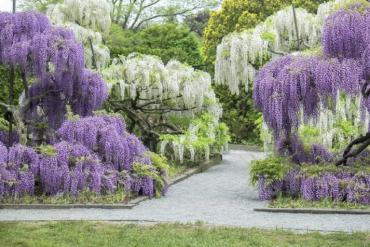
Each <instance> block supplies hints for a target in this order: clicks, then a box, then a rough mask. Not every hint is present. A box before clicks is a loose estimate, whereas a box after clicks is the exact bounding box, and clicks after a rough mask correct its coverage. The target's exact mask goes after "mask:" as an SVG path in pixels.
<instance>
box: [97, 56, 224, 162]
mask: <svg viewBox="0 0 370 247" xmlns="http://www.w3.org/2000/svg"><path fill="white" fill-rule="evenodd" d="M101 73H102V75H103V78H104V79H105V80H106V81H107V84H108V88H109V92H110V94H111V95H117V96H118V97H119V101H113V100H111V101H109V103H110V104H111V105H112V106H113V107H114V109H116V110H117V111H118V110H122V111H124V112H126V113H127V114H128V116H130V118H131V120H134V121H135V124H137V125H138V126H139V128H140V130H141V134H142V138H143V136H145V137H144V138H146V141H147V143H148V144H146V145H147V146H148V147H149V148H150V149H151V150H155V149H156V146H157V143H158V142H159V137H160V138H161V139H162V140H163V141H164V142H165V144H164V145H162V148H161V150H162V154H164V153H165V151H166V150H168V149H169V148H171V147H172V150H173V154H174V158H175V159H178V160H179V161H180V162H181V163H182V162H183V159H184V157H189V158H190V159H191V160H192V161H194V159H195V153H197V154H203V153H204V154H205V155H204V157H205V159H208V158H209V153H210V152H209V146H212V145H214V146H218V147H223V149H224V150H227V133H226V132H227V130H226V129H222V126H221V124H220V123H219V121H218V120H219V118H220V117H221V116H222V106H221V104H219V103H218V101H217V99H216V95H215V92H214V91H213V89H212V87H211V77H210V75H209V74H208V73H205V72H202V71H196V70H194V69H193V68H192V67H189V66H188V65H185V64H181V63H180V62H178V61H169V62H168V63H167V65H164V64H163V62H162V61H161V60H160V59H158V58H156V57H153V56H149V55H142V54H138V53H132V54H130V55H129V56H127V57H122V58H121V59H119V60H118V59H115V61H114V62H113V64H112V66H110V67H109V68H106V69H103V70H101ZM141 113H144V114H149V118H147V117H144V116H143V114H141ZM202 115H210V116H208V117H207V120H206V121H207V123H206V124H204V123H202V124H203V125H202V128H199V126H200V123H197V124H193V123H192V125H194V126H198V127H194V126H189V127H188V126H183V128H186V129H188V130H189V131H186V132H185V131H182V130H180V129H179V128H178V126H176V124H171V120H170V119H171V118H173V117H174V116H175V117H176V118H179V119H181V118H182V117H184V118H187V119H194V120H192V121H198V120H200V119H202V117H201V116H202ZM208 118H209V119H208ZM193 127H194V128H193ZM199 129H201V130H202V131H199ZM221 129H222V130H221ZM129 131H132V129H131V130H129ZM190 132H191V133H190ZM201 132H206V133H204V135H203V133H201ZM173 134H176V135H173ZM167 144H169V145H167ZM166 147H167V149H166ZM188 154H189V155H188Z"/></svg>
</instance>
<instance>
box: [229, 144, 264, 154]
mask: <svg viewBox="0 0 370 247" xmlns="http://www.w3.org/2000/svg"><path fill="white" fill-rule="evenodd" d="M229 150H241V151H252V152H263V149H262V147H259V146H247V145H241V144H229Z"/></svg>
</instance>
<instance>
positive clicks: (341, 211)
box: [254, 208, 370, 215]
mask: <svg viewBox="0 0 370 247" xmlns="http://www.w3.org/2000/svg"><path fill="white" fill-rule="evenodd" d="M254 211H257V212H269V213H293V214H369V215H370V210H362V209H323V208H254Z"/></svg>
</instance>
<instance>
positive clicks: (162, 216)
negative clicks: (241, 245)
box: [0, 151, 370, 232]
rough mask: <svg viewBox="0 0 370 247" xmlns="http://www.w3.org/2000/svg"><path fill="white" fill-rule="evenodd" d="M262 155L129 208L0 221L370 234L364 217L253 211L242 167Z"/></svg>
mask: <svg viewBox="0 0 370 247" xmlns="http://www.w3.org/2000/svg"><path fill="white" fill-rule="evenodd" d="M263 156H264V154H263V153H257V152H245V151H231V154H228V155H224V156H223V161H222V162H221V163H219V164H218V165H216V166H214V167H212V168H210V169H209V170H207V171H206V172H204V173H200V174H196V175H193V176H192V177H190V178H188V179H186V180H184V181H182V182H180V183H178V184H175V185H173V186H171V188H170V189H169V192H168V194H167V195H166V197H165V198H159V199H151V200H147V201H144V202H141V203H140V204H139V205H137V206H136V207H134V208H133V209H110V210H106V209H61V210H8V209H3V210H0V220H2V221H11V220H99V221H110V220H114V221H134V222H142V223H150V222H183V223H186V222H192V223H194V222H196V221H203V222H205V223H207V224H211V225H227V226H243V227H260V228H284V229H292V230H300V231H306V230H307V231H310V230H318V231H323V232H325V231H348V232H351V231H370V215H339V214H328V215H325V214H324V215H315V214H288V213H265V212H255V211H253V208H255V207H263V206H264V205H265V203H264V202H259V201H258V195H257V191H256V190H255V189H254V188H252V187H251V186H250V185H249V184H248V168H247V164H248V163H249V162H250V160H252V159H256V158H262V157H263Z"/></svg>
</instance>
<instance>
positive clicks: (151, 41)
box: [106, 23, 202, 66]
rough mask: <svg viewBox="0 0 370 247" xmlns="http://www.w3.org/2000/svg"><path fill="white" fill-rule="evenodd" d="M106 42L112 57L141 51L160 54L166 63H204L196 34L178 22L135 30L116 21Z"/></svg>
mask: <svg viewBox="0 0 370 247" xmlns="http://www.w3.org/2000/svg"><path fill="white" fill-rule="evenodd" d="M106 45H107V46H108V47H109V50H110V52H111V57H112V58H113V57H118V56H119V55H124V56H127V55H128V54H130V53H132V52H138V53H142V54H148V55H154V56H158V57H160V58H161V59H162V61H163V62H164V63H167V62H168V61H170V60H178V61H180V62H182V63H187V64H189V65H191V66H196V65H200V64H202V56H201V55H200V51H199V47H198V46H199V45H198V40H197V37H196V36H195V35H194V34H193V33H191V32H190V30H189V28H186V27H184V26H181V25H178V24H175V23H167V24H162V25H159V24H155V25H153V26H150V27H148V28H145V29H141V30H138V31H137V32H136V33H135V32H133V31H130V30H123V29H122V28H121V27H120V26H118V25H114V24H113V25H112V26H111V29H110V32H109V35H108V36H107V37H106Z"/></svg>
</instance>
